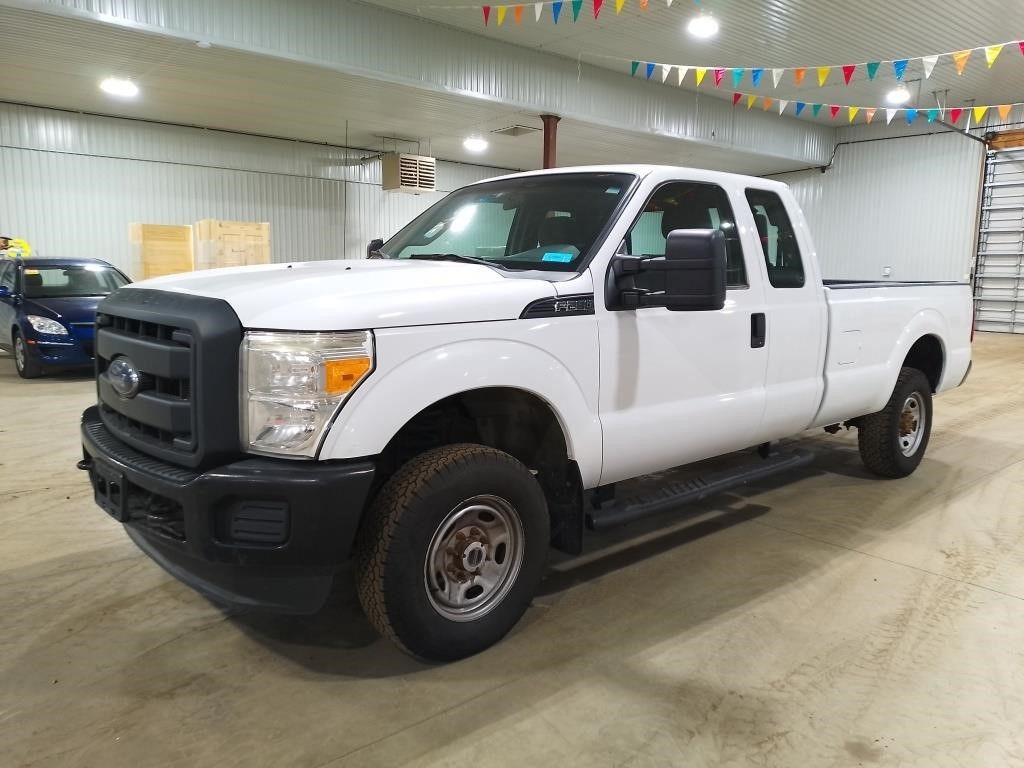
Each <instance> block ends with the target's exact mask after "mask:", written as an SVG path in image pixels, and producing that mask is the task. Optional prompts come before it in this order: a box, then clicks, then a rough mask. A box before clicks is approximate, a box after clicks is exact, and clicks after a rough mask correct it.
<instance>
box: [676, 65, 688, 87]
mask: <svg viewBox="0 0 1024 768" xmlns="http://www.w3.org/2000/svg"><path fill="white" fill-rule="evenodd" d="M689 71H690V68H689V67H679V85H682V84H683V80H684V79H685V78H686V73H687V72H689Z"/></svg>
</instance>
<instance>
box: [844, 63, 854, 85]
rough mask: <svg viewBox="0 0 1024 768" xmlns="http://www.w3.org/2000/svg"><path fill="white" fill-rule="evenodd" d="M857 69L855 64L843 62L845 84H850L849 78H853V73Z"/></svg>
mask: <svg viewBox="0 0 1024 768" xmlns="http://www.w3.org/2000/svg"><path fill="white" fill-rule="evenodd" d="M856 71H857V65H856V64H844V65H843V80H844V81H845V82H846V84H847V85H849V84H850V80H851V79H852V78H853V73H854V72H856Z"/></svg>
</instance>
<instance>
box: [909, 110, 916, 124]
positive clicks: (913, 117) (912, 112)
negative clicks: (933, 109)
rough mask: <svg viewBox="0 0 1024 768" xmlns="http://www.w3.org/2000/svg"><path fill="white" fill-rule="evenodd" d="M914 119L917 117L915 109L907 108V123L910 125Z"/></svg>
mask: <svg viewBox="0 0 1024 768" xmlns="http://www.w3.org/2000/svg"><path fill="white" fill-rule="evenodd" d="M916 119H917V110H916V109H908V110H907V125H910V124H911V123H912V122H914V120H916Z"/></svg>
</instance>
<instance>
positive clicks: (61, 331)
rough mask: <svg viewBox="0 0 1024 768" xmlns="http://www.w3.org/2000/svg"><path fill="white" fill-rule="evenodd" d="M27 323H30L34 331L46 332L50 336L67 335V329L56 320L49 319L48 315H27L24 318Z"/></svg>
mask: <svg viewBox="0 0 1024 768" xmlns="http://www.w3.org/2000/svg"><path fill="white" fill-rule="evenodd" d="M26 319H27V320H28V323H29V325H31V326H32V327H33V328H34V329H35V331H36V333H46V334H49V335H50V336H67V335H68V329H67V328H65V327H64V326H63V325H61V324H60V323H58V322H57V321H56V320H51V319H50V318H48V317H40V316H39V315H28V317H27V318H26Z"/></svg>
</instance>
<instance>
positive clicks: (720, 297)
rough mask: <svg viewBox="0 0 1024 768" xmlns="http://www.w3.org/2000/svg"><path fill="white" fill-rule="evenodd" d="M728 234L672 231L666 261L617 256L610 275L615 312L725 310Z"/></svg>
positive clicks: (610, 296)
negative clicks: (661, 308) (619, 310)
mask: <svg viewBox="0 0 1024 768" xmlns="http://www.w3.org/2000/svg"><path fill="white" fill-rule="evenodd" d="M725 268H726V257H725V235H724V234H722V231H721V230H719V229H676V230H673V231H672V232H669V234H668V238H667V240H666V242H665V255H664V256H616V257H614V258H613V259H612V263H611V268H610V269H609V270H608V285H607V288H606V293H607V296H606V298H607V303H608V308H609V309H637V308H640V307H665V308H666V309H670V310H673V311H677V312H700V311H714V310H719V309H721V308H722V307H724V306H725V286H726V273H725V271H726V270H725Z"/></svg>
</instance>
